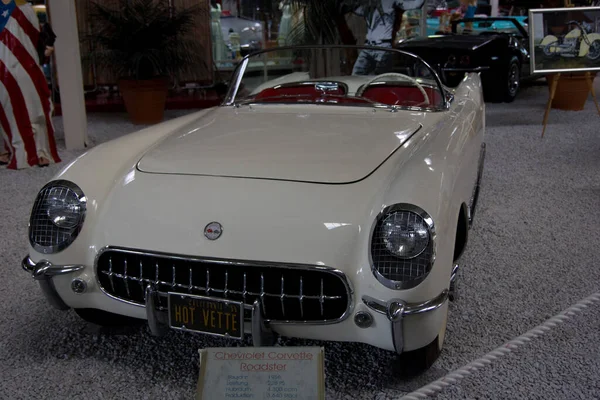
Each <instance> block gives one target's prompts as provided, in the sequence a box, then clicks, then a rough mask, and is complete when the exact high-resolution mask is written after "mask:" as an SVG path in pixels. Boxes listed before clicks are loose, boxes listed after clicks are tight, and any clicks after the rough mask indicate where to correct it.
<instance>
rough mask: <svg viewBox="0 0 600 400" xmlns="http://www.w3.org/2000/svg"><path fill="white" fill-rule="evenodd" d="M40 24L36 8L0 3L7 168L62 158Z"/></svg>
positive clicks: (0, 120) (0, 91)
mask: <svg viewBox="0 0 600 400" xmlns="http://www.w3.org/2000/svg"><path fill="white" fill-rule="evenodd" d="M39 34H40V26H39V21H38V19H37V16H36V14H35V11H34V10H33V7H32V6H31V5H30V4H28V3H26V4H25V5H23V6H17V5H16V4H15V2H14V0H13V1H11V2H10V3H8V4H4V2H2V1H0V106H1V107H0V128H1V129H0V130H1V131H2V132H1V133H2V137H3V139H4V145H5V148H6V150H8V151H9V152H10V153H11V154H12V158H11V161H10V163H9V164H8V168H10V169H20V168H26V167H28V166H33V165H37V164H38V163H39V157H45V158H47V159H49V160H50V162H59V161H60V158H59V156H58V152H57V151H56V143H55V141H54V128H53V126H52V119H51V115H52V100H51V97H50V89H49V88H48V84H47V82H46V78H45V76H44V72H43V70H42V68H41V66H40V65H39V58H38V53H37V43H38V38H39Z"/></svg>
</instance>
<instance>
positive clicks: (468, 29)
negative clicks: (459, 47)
mask: <svg viewBox="0 0 600 400" xmlns="http://www.w3.org/2000/svg"><path fill="white" fill-rule="evenodd" d="M517 24H518V22H517V21H514V20H493V19H488V18H482V19H480V20H477V19H471V20H464V21H458V22H456V23H455V24H454V27H453V30H454V33H457V34H462V35H496V34H499V33H505V34H508V35H511V36H518V37H522V36H523V32H522V30H521V29H523V30H524V27H523V26H522V25H521V26H520V27H519V26H518V25H517ZM519 28H521V29H519Z"/></svg>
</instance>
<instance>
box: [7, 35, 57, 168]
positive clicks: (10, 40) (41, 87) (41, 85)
mask: <svg viewBox="0 0 600 400" xmlns="http://www.w3.org/2000/svg"><path fill="white" fill-rule="evenodd" d="M0 42H2V43H4V45H5V46H6V47H7V48H8V49H9V50H10V51H11V52H12V53H13V54H14V56H15V57H16V58H17V60H18V61H19V63H20V64H21V65H22V66H23V68H24V69H25V71H27V73H28V74H29V77H30V78H31V81H32V82H33V86H34V87H35V89H36V90H37V94H38V96H39V100H40V103H41V106H42V109H43V111H44V118H45V120H46V135H47V136H48V145H49V147H50V148H49V150H50V154H51V157H52V158H53V159H54V161H55V162H60V158H59V156H58V151H57V149H56V142H55V140H54V128H53V126H52V118H51V110H50V89H49V88H48V84H47V83H46V77H45V76H44V72H43V71H42V69H41V68H40V66H39V64H38V63H37V62H36V60H35V59H34V58H33V57H32V56H31V54H29V53H28V52H27V50H26V49H25V47H23V45H22V44H21V42H19V41H18V40H17V38H16V37H15V36H14V35H13V34H12V33H10V32H9V31H8V30H6V29H5V30H4V31H3V32H2V33H1V34H0Z"/></svg>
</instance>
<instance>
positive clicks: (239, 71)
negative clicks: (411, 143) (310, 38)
mask: <svg viewBox="0 0 600 400" xmlns="http://www.w3.org/2000/svg"><path fill="white" fill-rule="evenodd" d="M326 49H349V50H350V49H354V50H359V51H360V50H376V51H389V52H393V53H397V54H402V55H405V56H408V57H411V58H413V59H415V61H417V62H421V63H423V65H425V67H427V68H428V69H429V72H430V73H431V75H432V76H433V80H434V81H435V83H436V84H437V86H438V88H439V90H440V94H441V96H442V107H440V108H433V107H422V108H417V107H398V106H394V107H391V106H390V107H387V108H389V109H392V110H399V109H410V110H411V111H415V110H416V109H418V110H419V111H425V112H435V111H445V110H448V109H449V108H450V101H449V99H448V96H447V93H448V90H447V89H446V87H445V86H444V85H443V84H442V80H441V79H440V77H439V74H438V73H437V71H436V70H435V69H434V68H432V67H431V65H429V63H428V62H426V61H425V60H423V59H422V58H421V57H419V56H417V55H416V54H413V53H410V52H407V51H404V50H398V49H394V48H388V47H377V46H351V45H341V44H340V45H337V44H335V45H302V46H283V47H274V48H270V49H264V50H260V51H256V52H253V53H250V54H248V55H246V56H244V58H242V60H241V61H240V62H239V64H238V65H237V67H236V68H235V70H234V72H233V75H232V77H231V81H230V82H231V86H230V88H229V91H228V93H227V96H226V97H225V100H224V101H223V103H222V104H221V106H236V102H235V98H236V96H237V93H238V90H239V87H240V84H241V82H242V78H243V77H244V74H245V72H246V68H247V67H248V64H249V59H250V58H251V57H256V56H258V55H260V54H265V53H272V52H275V51H289V50H326ZM383 107H384V105H381V108H383Z"/></svg>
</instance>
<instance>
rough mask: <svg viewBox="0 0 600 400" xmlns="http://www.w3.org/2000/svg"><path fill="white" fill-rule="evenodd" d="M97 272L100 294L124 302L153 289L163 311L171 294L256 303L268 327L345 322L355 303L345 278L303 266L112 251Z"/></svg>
mask: <svg viewBox="0 0 600 400" xmlns="http://www.w3.org/2000/svg"><path fill="white" fill-rule="evenodd" d="M133 265H139V273H138V271H135V272H133V271H132V268H131V267H132V266H133ZM96 268H97V273H98V280H99V282H100V286H101V287H102V289H103V290H104V291H105V292H106V293H108V294H109V295H111V296H114V297H116V298H119V299H122V300H125V301H129V302H132V303H136V304H140V305H144V304H145V298H144V288H145V287H146V286H147V285H152V286H153V287H155V288H156V289H157V290H158V292H159V294H160V296H159V297H160V301H159V304H158V307H159V309H165V308H166V306H167V299H166V296H167V293H168V292H171V291H174V292H178V291H179V292H182V293H191V294H196V295H200V296H211V297H214V298H227V299H229V300H232V301H240V302H243V303H244V304H252V303H254V301H256V300H258V301H260V303H261V305H262V306H263V313H264V316H265V319H266V320H268V321H280V322H282V321H289V322H310V321H312V322H315V323H320V322H331V321H337V320H339V319H340V318H342V317H345V315H346V311H347V310H348V307H349V305H350V301H351V299H350V298H349V293H348V291H349V289H348V287H347V284H346V281H345V278H344V277H343V275H338V274H336V273H332V272H331V271H329V270H324V269H311V268H304V267H302V266H299V267H286V266H285V265H281V266H277V265H268V266H266V265H262V264H260V263H256V264H253V263H252V262H248V263H242V262H227V261H226V260H218V261H214V260H200V259H185V258H182V257H180V256H172V257H171V256H168V255H163V254H160V255H158V254H156V255H153V254H147V253H143V252H136V251H127V250H118V249H108V250H105V251H104V252H103V253H102V254H101V255H100V256H99V257H98V260H97V265H96ZM133 269H136V268H133ZM132 272H133V273H132ZM153 278H154V279H153ZM132 283H133V285H132ZM277 303H279V304H277Z"/></svg>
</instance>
